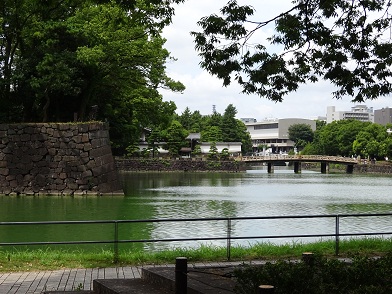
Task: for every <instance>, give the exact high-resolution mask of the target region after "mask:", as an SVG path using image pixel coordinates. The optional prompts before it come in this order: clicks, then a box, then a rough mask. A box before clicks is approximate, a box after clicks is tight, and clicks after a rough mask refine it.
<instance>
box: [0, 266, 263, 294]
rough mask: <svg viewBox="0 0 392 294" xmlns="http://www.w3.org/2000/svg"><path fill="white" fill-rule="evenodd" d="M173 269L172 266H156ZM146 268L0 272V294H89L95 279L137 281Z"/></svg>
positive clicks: (195, 267)
mask: <svg viewBox="0 0 392 294" xmlns="http://www.w3.org/2000/svg"><path fill="white" fill-rule="evenodd" d="M244 263H247V264H263V263H265V261H261V260H256V261H255V260H253V261H245V262H244V261H241V262H240V261H237V262H225V261H224V262H213V263H209V262H204V263H196V264H192V263H188V268H194V269H197V268H198V267H205V266H218V267H224V266H233V265H237V266H238V265H241V264H244ZM156 266H158V267H173V268H174V267H175V265H174V264H165V265H156ZM143 267H154V265H145V266H126V267H113V268H92V269H91V268H87V269H63V270H53V271H42V272H38V271H37V272H15V273H2V272H0V294H42V293H43V292H44V291H73V290H74V291H78V290H92V289H93V281H94V280H95V279H132V278H140V277H141V270H142V268H143Z"/></svg>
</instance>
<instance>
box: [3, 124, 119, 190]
mask: <svg viewBox="0 0 392 294" xmlns="http://www.w3.org/2000/svg"><path fill="white" fill-rule="evenodd" d="M108 193H109V194H111V193H123V192H122V190H121V187H120V182H119V180H118V176H117V172H116V167H115V163H114V158H113V156H112V151H111V148H110V141H109V132H108V126H107V125H106V124H104V123H100V122H94V123H77V124H65V123H32V124H8V125H6V124H3V125H0V194H6V195H19V194H24V195H73V194H98V195H99V194H108Z"/></svg>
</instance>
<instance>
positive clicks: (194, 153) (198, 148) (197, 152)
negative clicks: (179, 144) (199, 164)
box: [192, 144, 201, 156]
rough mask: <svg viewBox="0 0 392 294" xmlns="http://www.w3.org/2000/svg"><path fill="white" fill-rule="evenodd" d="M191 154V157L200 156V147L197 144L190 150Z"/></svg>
mask: <svg viewBox="0 0 392 294" xmlns="http://www.w3.org/2000/svg"><path fill="white" fill-rule="evenodd" d="M192 154H193V155H196V156H197V155H200V154H201V147H200V145H199V144H197V145H196V146H195V148H194V149H193V150H192Z"/></svg>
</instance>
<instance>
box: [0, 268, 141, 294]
mask: <svg viewBox="0 0 392 294" xmlns="http://www.w3.org/2000/svg"><path fill="white" fill-rule="evenodd" d="M140 274H141V267H116V268H94V269H65V270H55V271H44V272H17V273H0V293H1V294H40V293H43V292H44V291H56V290H58V291H71V290H92V288H93V280H95V279H122V278H123V279H124V278H127V279H129V278H140Z"/></svg>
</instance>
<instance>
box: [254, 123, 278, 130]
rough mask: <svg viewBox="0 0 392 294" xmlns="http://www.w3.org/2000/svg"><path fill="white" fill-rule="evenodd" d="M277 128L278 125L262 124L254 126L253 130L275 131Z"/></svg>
mask: <svg viewBox="0 0 392 294" xmlns="http://www.w3.org/2000/svg"><path fill="white" fill-rule="evenodd" d="M277 128H278V123H273V124H263V125H256V126H254V129H255V130H265V129H277Z"/></svg>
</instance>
